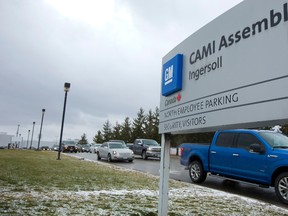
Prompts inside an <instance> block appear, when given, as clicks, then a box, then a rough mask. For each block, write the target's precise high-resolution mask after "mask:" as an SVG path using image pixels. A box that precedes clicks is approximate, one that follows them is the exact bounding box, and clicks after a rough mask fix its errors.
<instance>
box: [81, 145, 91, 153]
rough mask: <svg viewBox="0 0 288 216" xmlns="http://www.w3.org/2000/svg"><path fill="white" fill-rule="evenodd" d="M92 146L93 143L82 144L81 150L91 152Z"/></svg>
mask: <svg viewBox="0 0 288 216" xmlns="http://www.w3.org/2000/svg"><path fill="white" fill-rule="evenodd" d="M90 146H91V144H84V145H82V146H81V147H82V151H81V152H90Z"/></svg>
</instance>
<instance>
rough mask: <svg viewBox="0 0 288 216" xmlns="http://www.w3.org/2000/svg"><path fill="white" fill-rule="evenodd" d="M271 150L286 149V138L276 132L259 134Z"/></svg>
mask: <svg viewBox="0 0 288 216" xmlns="http://www.w3.org/2000/svg"><path fill="white" fill-rule="evenodd" d="M259 135H260V136H261V137H262V138H263V139H264V140H265V141H266V142H267V143H268V144H269V145H270V146H271V147H272V148H288V137H287V136H285V135H283V134H281V133H276V132H259Z"/></svg>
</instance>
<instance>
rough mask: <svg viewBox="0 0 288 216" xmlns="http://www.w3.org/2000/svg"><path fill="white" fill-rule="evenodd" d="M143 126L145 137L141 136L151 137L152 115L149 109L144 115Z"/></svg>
mask: <svg viewBox="0 0 288 216" xmlns="http://www.w3.org/2000/svg"><path fill="white" fill-rule="evenodd" d="M144 126H145V137H143V138H146V139H153V135H154V133H153V130H154V116H153V113H152V110H151V109H150V110H149V111H148V114H147V115H146V117H145V121H144Z"/></svg>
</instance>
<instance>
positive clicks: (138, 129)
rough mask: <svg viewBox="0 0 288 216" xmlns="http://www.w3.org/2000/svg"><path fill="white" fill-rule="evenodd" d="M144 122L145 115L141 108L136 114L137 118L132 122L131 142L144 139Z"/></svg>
mask: <svg viewBox="0 0 288 216" xmlns="http://www.w3.org/2000/svg"><path fill="white" fill-rule="evenodd" d="M144 121H145V113H144V110H143V108H142V107H141V108H140V110H139V112H138V113H137V117H136V118H135V119H134V120H133V123H132V140H135V139H137V138H143V137H145V136H144V135H145V133H144Z"/></svg>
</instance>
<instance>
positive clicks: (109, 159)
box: [107, 154, 112, 162]
mask: <svg viewBox="0 0 288 216" xmlns="http://www.w3.org/2000/svg"><path fill="white" fill-rule="evenodd" d="M107 160H108V162H111V161H112V159H111V155H110V154H108V156H107Z"/></svg>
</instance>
